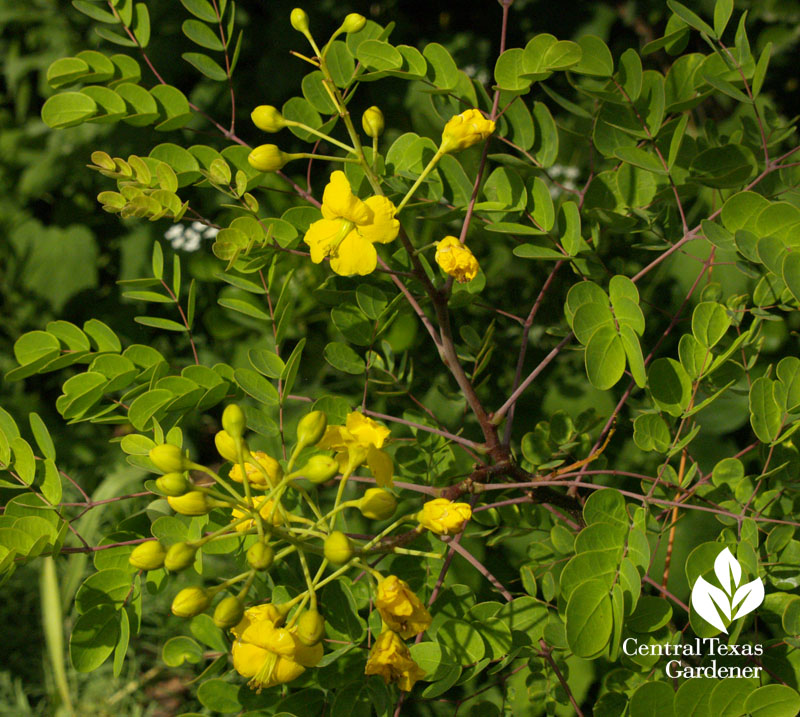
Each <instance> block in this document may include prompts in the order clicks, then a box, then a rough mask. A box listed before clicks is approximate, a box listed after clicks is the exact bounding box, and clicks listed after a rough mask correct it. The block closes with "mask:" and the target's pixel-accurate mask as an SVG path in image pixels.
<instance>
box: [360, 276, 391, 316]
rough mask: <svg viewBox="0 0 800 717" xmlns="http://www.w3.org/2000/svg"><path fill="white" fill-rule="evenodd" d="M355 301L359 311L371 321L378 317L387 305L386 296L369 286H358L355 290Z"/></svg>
mask: <svg viewBox="0 0 800 717" xmlns="http://www.w3.org/2000/svg"><path fill="white" fill-rule="evenodd" d="M356 301H357V302H358V306H359V308H360V309H361V311H363V312H364V314H365V315H366V316H367V318H369V319H372V320H373V321H376V320H377V319H378V318H379V317H380V315H381V314H382V313H383V310H384V309H385V308H386V307H387V305H388V303H389V301H388V299H387V298H386V294H384V293H383V292H382V291H381V290H380V289H376V288H375V287H374V286H370V285H369V284H360V285H359V286H358V288H357V289H356Z"/></svg>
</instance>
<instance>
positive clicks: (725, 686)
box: [709, 677, 758, 717]
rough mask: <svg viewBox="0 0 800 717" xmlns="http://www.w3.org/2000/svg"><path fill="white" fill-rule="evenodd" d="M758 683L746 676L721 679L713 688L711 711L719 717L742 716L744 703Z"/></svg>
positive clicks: (710, 701) (710, 703)
mask: <svg viewBox="0 0 800 717" xmlns="http://www.w3.org/2000/svg"><path fill="white" fill-rule="evenodd" d="M757 687H758V683H757V682H756V681H755V680H752V679H748V678H745V677H734V678H728V679H725V680H720V681H719V684H717V686H716V687H715V688H714V689H713V690H712V692H711V699H710V700H709V713H710V714H713V715H719V717H740V716H741V715H743V714H744V713H745V711H744V703H745V701H746V700H747V697H748V696H749V695H750V694H751V693H752V692H754V691H755V690H756V688H757Z"/></svg>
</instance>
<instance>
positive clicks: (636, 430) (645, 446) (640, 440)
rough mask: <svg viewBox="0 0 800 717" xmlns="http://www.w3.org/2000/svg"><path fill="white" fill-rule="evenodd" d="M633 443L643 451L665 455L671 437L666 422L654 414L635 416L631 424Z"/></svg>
mask: <svg viewBox="0 0 800 717" xmlns="http://www.w3.org/2000/svg"><path fill="white" fill-rule="evenodd" d="M633 442H634V443H635V444H636V445H637V446H638V448H639V449H640V450H643V451H658V452H659V453H666V452H667V450H668V449H669V447H670V444H671V443H672V436H671V435H670V432H669V427H668V426H667V423H666V421H665V420H664V419H663V418H661V416H659V415H657V414H655V413H645V414H644V415H642V416H637V417H636V419H635V420H634V422H633Z"/></svg>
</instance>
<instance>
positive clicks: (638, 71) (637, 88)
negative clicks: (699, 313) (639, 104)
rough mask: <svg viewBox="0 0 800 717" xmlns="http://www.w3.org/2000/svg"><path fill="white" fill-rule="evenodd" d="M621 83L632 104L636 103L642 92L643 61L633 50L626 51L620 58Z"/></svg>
mask: <svg viewBox="0 0 800 717" xmlns="http://www.w3.org/2000/svg"><path fill="white" fill-rule="evenodd" d="M619 82H620V84H621V85H622V86H623V88H624V89H625V94H626V95H628V98H629V99H630V100H631V102H636V100H638V99H639V94H640V93H641V91H642V60H641V58H640V57H639V53H638V52H636V50H634V49H633V48H628V49H627V50H625V52H623V53H622V56H621V57H620V58H619Z"/></svg>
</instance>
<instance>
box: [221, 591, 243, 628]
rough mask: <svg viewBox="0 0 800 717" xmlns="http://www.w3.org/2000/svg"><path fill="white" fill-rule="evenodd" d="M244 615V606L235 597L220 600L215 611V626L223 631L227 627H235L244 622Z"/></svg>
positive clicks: (230, 596)
mask: <svg viewBox="0 0 800 717" xmlns="http://www.w3.org/2000/svg"><path fill="white" fill-rule="evenodd" d="M243 615H244V604H243V603H242V601H241V600H240V599H239V598H238V597H236V596H235V595H229V596H228V597H226V598H224V599H223V600H220V602H219V604H218V605H217V607H216V609H215V610H214V624H215V625H216V626H217V627H221V628H222V629H223V630H224V629H225V628H226V627H233V626H234V625H238V624H239V623H240V622H241V621H242V616H243Z"/></svg>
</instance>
